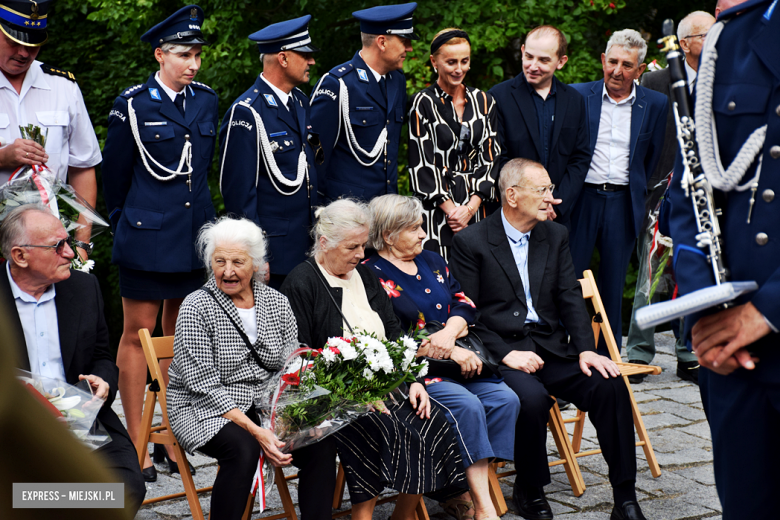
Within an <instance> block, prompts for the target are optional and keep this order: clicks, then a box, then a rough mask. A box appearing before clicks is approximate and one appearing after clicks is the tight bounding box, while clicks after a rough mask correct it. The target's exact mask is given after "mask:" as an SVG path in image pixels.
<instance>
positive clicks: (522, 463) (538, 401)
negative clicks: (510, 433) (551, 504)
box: [501, 348, 636, 487]
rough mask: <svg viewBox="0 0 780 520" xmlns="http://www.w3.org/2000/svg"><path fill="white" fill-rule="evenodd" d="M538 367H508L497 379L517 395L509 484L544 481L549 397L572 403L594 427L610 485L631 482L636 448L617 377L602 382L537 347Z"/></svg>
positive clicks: (627, 404)
mask: <svg viewBox="0 0 780 520" xmlns="http://www.w3.org/2000/svg"><path fill="white" fill-rule="evenodd" d="M537 354H538V355H539V356H540V357H541V358H542V359H543V360H544V367H542V369H541V370H538V371H537V372H535V373H533V374H528V373H526V372H522V371H520V370H514V369H511V368H508V367H502V368H501V375H503V376H504V380H505V381H506V384H507V385H509V387H510V388H511V389H512V390H514V391H515V393H517V395H518V396H519V397H520V415H519V416H518V417H517V426H516V429H515V432H516V433H515V466H516V467H517V477H516V479H515V484H516V485H519V486H526V487H532V486H533V487H542V486H546V485H547V484H549V483H550V468H549V466H548V465H547V419H548V417H549V412H550V408H551V407H552V405H553V402H554V401H553V399H552V398H551V397H550V395H554V396H555V397H559V398H561V399H565V400H566V401H570V402H572V403H574V405H576V406H577V408H579V409H580V410H583V411H585V412H588V416H589V417H590V420H591V422H592V423H593V425H594V426H595V427H596V433H597V435H598V439H599V445H600V446H601V449H602V453H603V455H604V459H605V460H606V461H607V465H608V466H609V481H610V482H611V483H612V485H613V487H614V486H615V485H617V484H621V483H623V482H626V481H630V480H635V479H636V445H635V440H634V421H633V417H632V414H631V401H630V398H629V395H628V389H627V388H626V385H625V383H624V382H623V378H622V377H616V378H609V379H605V378H604V377H603V376H602V375H601V374H600V373H599V372H597V371H596V370H593V369H592V372H593V375H591V376H590V377H588V376H586V375H585V374H584V373H583V372H582V370H581V369H580V366H579V362H578V360H576V359H563V358H559V357H557V356H554V355H552V354H550V353H549V352H547V351H545V350H544V349H541V348H539V349H537Z"/></svg>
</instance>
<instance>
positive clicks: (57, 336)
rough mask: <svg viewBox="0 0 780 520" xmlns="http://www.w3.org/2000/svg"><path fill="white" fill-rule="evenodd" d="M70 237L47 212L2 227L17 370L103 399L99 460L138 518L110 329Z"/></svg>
mask: <svg viewBox="0 0 780 520" xmlns="http://www.w3.org/2000/svg"><path fill="white" fill-rule="evenodd" d="M71 243H72V242H71V241H70V238H69V237H68V232H67V231H65V228H64V227H63V225H62V223H61V222H60V221H59V219H57V218H56V217H54V216H53V215H52V214H51V212H50V211H49V210H48V208H47V207H45V206H34V205H27V206H22V207H20V208H18V209H16V210H14V211H12V212H11V213H10V214H9V215H8V216H6V218H5V219H4V220H3V223H2V225H0V248H2V254H3V257H4V258H6V260H7V262H5V265H3V266H2V270H3V271H4V272H3V273H0V294H2V297H3V298H4V300H5V303H6V307H7V308H8V309H14V310H16V311H17V312H16V313H13V314H12V316H11V321H12V323H13V326H14V328H16V329H17V335H18V337H20V338H24V340H25V345H26V349H24V350H23V351H22V352H20V353H19V360H20V363H19V368H21V369H23V370H28V371H30V372H32V373H34V374H40V375H43V376H46V377H50V378H55V379H60V380H64V381H66V382H67V383H69V384H72V385H73V384H76V383H78V382H79V381H80V380H83V379H86V380H87V381H88V382H89V384H90V386H92V390H93V392H94V393H95V395H96V396H98V397H102V398H105V399H106V402H105V403H104V404H103V407H102V408H101V409H100V412H99V413H98V416H97V418H98V419H99V420H100V422H101V423H102V424H103V426H104V427H105V429H106V430H107V431H108V433H109V435H110V436H111V442H110V443H108V444H106V445H105V446H103V447H101V448H99V449H98V450H97V451H96V453H98V454H100V455H102V456H103V458H104V459H105V462H106V465H107V466H108V467H109V468H111V469H112V470H113V471H114V473H115V474H116V475H117V476H119V477H120V478H121V479H122V481H123V482H124V483H125V510H126V511H129V512H130V514H131V516H132V515H135V513H136V511H138V508H139V507H140V506H141V502H142V501H143V499H144V496H145V494H146V487H145V485H144V481H143V477H142V476H141V467H140V466H139V464H138V455H137V453H136V450H135V447H134V446H133V442H132V441H131V439H130V436H129V435H128V434H127V430H125V427H124V426H123V425H122V423H121V421H120V420H119V417H117V415H116V413H114V411H113V410H112V409H111V403H112V402H113V401H114V397H115V396H116V389H117V380H118V378H119V370H118V369H117V367H116V364H115V363H114V360H113V359H112V357H111V353H110V352H109V350H108V327H107V326H106V320H105V317H104V316H103V299H102V297H101V295H100V287H99V286H98V282H97V278H95V277H94V276H92V275H89V274H87V273H82V272H79V271H72V270H71V269H70V261H71V259H72V258H73V249H71V246H70V244H71Z"/></svg>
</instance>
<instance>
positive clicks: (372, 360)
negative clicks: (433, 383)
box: [255, 331, 428, 489]
mask: <svg viewBox="0 0 780 520" xmlns="http://www.w3.org/2000/svg"><path fill="white" fill-rule="evenodd" d="M418 348H419V344H418V342H417V341H416V340H415V339H413V338H411V337H409V336H403V337H401V338H399V339H398V340H395V341H388V340H381V339H379V338H377V336H376V335H375V334H369V333H365V332H361V331H358V332H356V334H354V335H353V336H349V337H333V338H329V339H328V343H327V344H326V345H325V346H324V347H323V348H319V349H312V348H309V347H306V346H302V347H301V348H298V349H296V350H295V351H293V352H292V354H290V356H289V357H288V358H287V360H286V361H285V363H284V365H283V368H282V370H280V371H279V372H278V373H276V374H275V375H274V377H273V378H271V380H270V381H269V383H268V385H267V386H266V387H265V391H264V392H263V393H262V396H261V398H260V402H257V403H255V407H256V409H257V411H258V413H259V415H260V419H261V423H262V424H261V426H262V427H264V428H268V429H270V430H271V431H273V432H274V434H275V435H276V436H277V438H278V439H279V440H281V441H282V442H284V443H285V445H284V446H283V447H282V448H280V451H282V452H283V453H290V452H292V451H294V450H296V449H298V448H302V447H304V446H309V445H311V444H314V443H317V442H319V441H321V440H322V439H324V438H326V437H328V436H329V435H332V434H333V433H335V432H337V431H338V430H340V429H341V428H343V427H345V426H347V425H348V424H349V423H351V422H352V421H354V420H356V419H357V418H359V417H360V416H361V415H363V414H366V413H380V412H381V411H383V410H384V408H385V404H384V403H385V402H399V403H400V402H403V401H405V400H406V399H408V384H410V383H413V382H414V381H415V380H416V379H417V378H418V377H423V376H424V375H425V374H426V373H427V371H428V365H427V362H425V361H419V362H418V361H417V350H418ZM257 476H259V475H257ZM272 476H273V470H272V469H271V468H268V469H267V470H266V471H264V479H263V480H264V487H265V489H268V488H269V487H270V485H271V484H272V479H273V477H272ZM255 484H258V482H257V481H256V482H255Z"/></svg>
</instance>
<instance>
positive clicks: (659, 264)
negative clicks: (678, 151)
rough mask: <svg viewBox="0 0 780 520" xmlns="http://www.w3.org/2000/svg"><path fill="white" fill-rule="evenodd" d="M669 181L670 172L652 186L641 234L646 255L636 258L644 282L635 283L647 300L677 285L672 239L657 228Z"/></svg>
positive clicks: (670, 290)
mask: <svg viewBox="0 0 780 520" xmlns="http://www.w3.org/2000/svg"><path fill="white" fill-rule="evenodd" d="M669 182H671V174H670V175H669V176H668V177H667V178H666V179H664V180H662V181H661V182H660V183H659V184H658V185H657V186H656V187H655V188H654V189H653V191H654V193H653V194H652V195H651V197H650V198H651V199H653V201H654V203H653V206H652V207H651V208H650V209H649V211H648V213H647V218H646V220H645V225H646V229H647V232H646V233H644V235H643V237H642V240H644V241H645V248H644V250H645V251H646V256H645V257H644V258H640V259H639V261H640V265H639V270H640V275H639V278H640V279H643V280H645V283H644V284H643V285H642V286H641V287H640V286H637V292H639V293H640V294H641V295H643V296H644V297H645V298H646V299H647V303H648V304H650V303H651V300H652V299H653V296H654V295H655V294H656V293H658V294H667V293H669V294H671V293H673V291H674V289H675V286H676V284H675V281H674V273H673V271H672V267H673V263H672V252H673V250H674V248H673V244H672V239H671V238H670V237H667V236H665V235H662V234H661V233H660V232H659V231H658V214H659V212H660V209H661V204H663V200H664V197H666V194H665V192H666V189H667V186H668V184H669ZM643 275H644V276H643Z"/></svg>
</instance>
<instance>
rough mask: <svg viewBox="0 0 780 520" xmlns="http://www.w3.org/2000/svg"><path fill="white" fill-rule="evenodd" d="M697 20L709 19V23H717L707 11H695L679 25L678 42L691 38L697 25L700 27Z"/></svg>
mask: <svg viewBox="0 0 780 520" xmlns="http://www.w3.org/2000/svg"><path fill="white" fill-rule="evenodd" d="M697 18H707V20H708V21H710V20H711V21H712V22H713V23H715V17H714V16H712V15H711V14H710V13H708V12H706V11H694V12H692V13H689V14H688V15H687V16H686V17H685V18H683V19H682V20H680V23H679V24H678V25H677V39H678V40H682V39H683V38H687V37H688V36H690V35H691V34H692V33H693V27H694V26H695V25H700V24H697V23H695V22H696V19H697Z"/></svg>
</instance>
